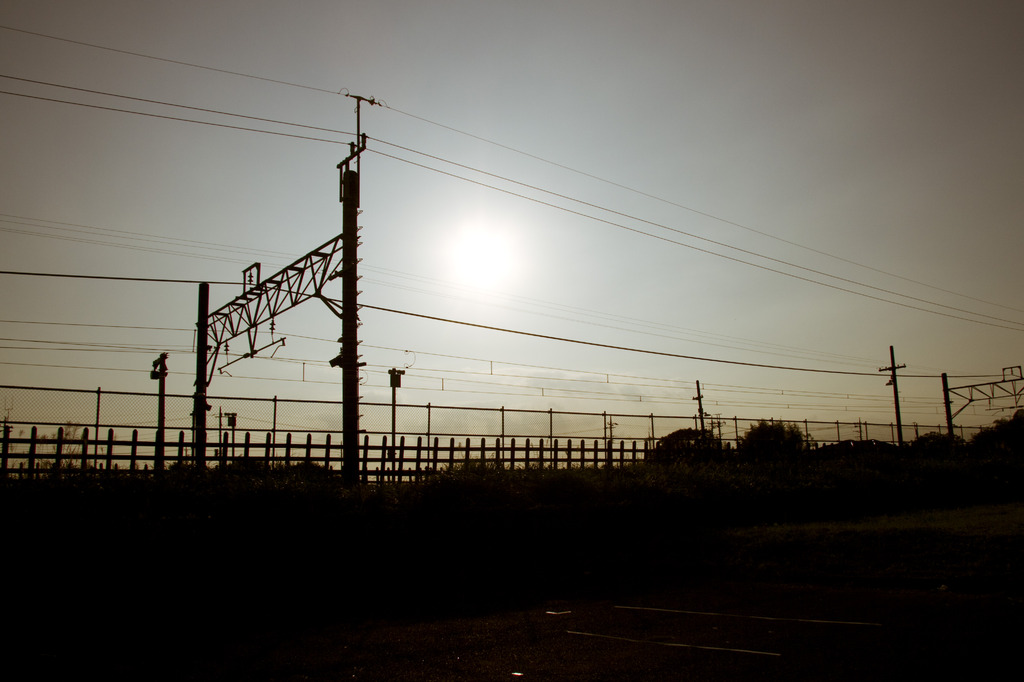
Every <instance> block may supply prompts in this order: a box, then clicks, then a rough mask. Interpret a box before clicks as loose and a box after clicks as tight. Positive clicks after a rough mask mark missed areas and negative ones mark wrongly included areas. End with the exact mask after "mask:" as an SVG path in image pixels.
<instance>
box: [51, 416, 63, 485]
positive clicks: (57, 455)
mask: <svg viewBox="0 0 1024 682" xmlns="http://www.w3.org/2000/svg"><path fill="white" fill-rule="evenodd" d="M63 459H64V427H63V426H60V427H58V428H57V440H56V442H54V444H53V467H54V469H56V470H57V471H56V473H57V476H58V477H59V476H60V467H61V465H62V460H63Z"/></svg>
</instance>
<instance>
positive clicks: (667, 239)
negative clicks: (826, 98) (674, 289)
mask: <svg viewBox="0 0 1024 682" xmlns="http://www.w3.org/2000/svg"><path fill="white" fill-rule="evenodd" d="M0 94H8V95H14V96H19V97H28V98H31V99H38V100H43V101H50V102H58V103H62V104H71V105H77V106H84V107H89V108H95V109H102V110H107V111H116V112H121V113H128V114H137V115H141V116H151V117H155V118H162V119H168V120H175V121H182V122H187V123H198V124H201V125H211V126H216V127H222V128H229V129H234V130H242V131H248V132H257V133H265V134H269V135H281V136H284V137H293V138H296V139H303V140H310V141H317V142H327V143H331V144H343V142H341V141H338V140H328V139H324V138H314V137H309V136H304V135H294V134H290V133H280V132H275V131H268V130H260V129H255V128H246V127H243V126H231V125H226V124H220V123H211V122H208V121H197V120H193V119H186V118H181V117H175V116H165V115H160V114H150V113H144V112H138V111H132V110H128V109H119V108H116V107H104V106H98V105H92V104H84V103H81V102H73V101H70V100H60V99H55V98H49V97H38V96H34V95H26V94H23V93H15V92H9V91H3V90H0ZM378 141H379V140H378ZM368 151H370V152H372V153H376V154H378V155H381V156H383V157H386V158H390V159H393V160H396V161H399V162H403V163H406V164H409V165H412V166H416V167H419V168H423V169H426V170H430V171H433V172H435V173H440V174H442V175H446V176H449V177H452V178H455V179H459V180H463V181H465V182H469V183H471V184H475V185H478V186H481V187H486V188H489V189H492V190H495V191H498V192H502V193H505V194H508V195H510V196H514V197H518V198H521V199H524V200H527V201H531V202H534V203H537V204H539V205H542V206H547V207H550V208H554V209H557V210H560V211H563V212H566V213H569V214H573V215H577V216H580V217H583V218H587V219H590V220H594V221H597V222H601V223H605V224H607V225H610V226H612V227H617V228H620V229H623V230H626V231H629V232H634V233H636V234H640V235H644V236H647V237H651V238H654V239H659V240H662V241H665V242H667V243H670V244H675V245H677V246H682V247H684V248H688V249H692V250H695V251H698V252H700V253H705V254H708V255H712V256H716V257H718V258H723V259H726V260H730V261H734V262H736V263H740V264H743V265H748V266H750V267H754V268H758V269H761V270H765V271H768V272H774V273H776V274H780V275H783V276H786V277H790V278H793V279H797V280H800V281H804V282H808V283H811V284H817V285H819V286H824V287H828V288H830V289H835V290H837V291H843V292H846V293H850V294H853V295H855V296H861V297H864V298H869V299H872V300H876V301H880V302H883V303H888V304H890V305H897V306H901V307H904V308H908V309H911V310H918V311H920V312H925V313H930V314H933V315H941V316H943V317H948V318H951V319H958V320H962V321H965V322H973V323H975V324H982V325H986V326H990V327H996V328H999V329H1008V330H1011V331H1024V329H1022V328H1021V327H1019V326H1018V327H1010V326H1006V325H1003V324H995V323H992V322H985V321H983V320H977V319H973V318H969V317H963V316H961V315H953V314H950V313H943V312H941V311H938V310H931V309H928V308H922V307H920V306H915V305H910V304H908V303H903V302H900V301H893V300H890V299H886V298H882V297H880V296H874V295H871V294H867V293H864V292H861V291H856V290H853V289H847V288H845V287H841V286H838V285H835V284H830V283H828V282H821V281H819V280H815V279H811V278H809V277H803V276H800V275H797V274H794V273H791V272H785V271H783V270H778V269H775V268H771V267H768V266H765V265H760V264H757V263H751V262H749V261H745V260H743V259H741V258H735V257H732V256H728V255H725V254H722V253H717V252H715V251H711V250H709V249H704V248H701V247H698V246H694V245H692V244H686V243H684V242H680V241H677V240H674V239H669V238H667V237H664V236H661V235H656V234H652V233H650V232H645V231H643V230H640V229H638V228H634V227H629V226H627V225H623V224H621V223H616V222H614V221H611V220H607V219H603V218H599V217H597V216H592V215H589V214H586V213H583V212H581V211H576V210H573V209H570V208H567V207H564V206H559V205H557V204H553V203H551V202H547V201H543V200H540V199H537V198H536V197H530V196H527V195H525V194H521V193H518V192H513V191H511V190H508V189H504V188H501V187H497V186H494V185H489V184H487V183H484V182H481V181H478V180H473V179H470V178H466V177H464V176H460V175H457V174H455V173H450V172H448V171H444V170H441V169H438V168H433V167H431V166H427V165H425V164H420V163H417V162H415V161H411V160H409V159H404V158H402V157H398V156H394V155H392V154H387V153H385V152H381V151H378V150H374V149H370V150H368ZM512 182H515V181H512ZM520 184H521V183H520ZM559 196H560V195H559ZM583 203H586V202H583ZM601 210H607V209H601ZM630 217H631V218H632V219H634V220H641V219H638V218H633V217H632V216H630ZM664 229H670V230H672V228H664ZM673 231H676V232H678V230H673ZM683 234H686V233H683ZM687 236H690V235H687ZM700 239H703V238H700ZM709 241H710V240H709ZM715 243H717V242H715ZM728 248H736V247H728ZM741 250H742V249H741ZM762 257H763V256H762ZM769 260H776V259H769ZM783 262H784V261H783ZM794 267H799V268H801V269H805V270H809V269H808V268H802V266H794ZM812 272H818V271H814V270H812ZM820 274H822V275H823V276H826V277H835V276H834V275H828V274H826V273H820ZM836 279H840V280H843V278H838V277H836ZM843 281H850V282H853V280H843ZM854 283H855V284H857V285H858V286H863V287H866V288H871V289H879V290H880V291H884V292H887V293H891V294H892V295H895V296H901V297H904V298H909V299H911V300H920V301H924V299H917V298H915V297H912V296H908V295H906V294H900V293H897V292H893V291H890V290H886V289H881V288H879V287H874V286H872V285H866V284H863V283H859V282H854ZM924 302H927V303H928V304H929V305H934V306H937V307H943V308H950V309H953V310H961V309H959V308H954V307H952V306H947V305H945V304H940V303H934V302H931V301H924ZM962 312H967V313H968V314H971V315H976V316H978V317H987V318H990V319H996V320H1000V321H1005V322H1009V323H1010V324H1017V325H1020V324H1022V323H1018V322H1015V321H1012V320H1003V319H1002V318H996V317H993V316H991V315H985V314H983V313H974V312H970V311H962Z"/></svg>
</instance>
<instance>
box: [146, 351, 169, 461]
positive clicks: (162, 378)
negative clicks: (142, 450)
mask: <svg viewBox="0 0 1024 682" xmlns="http://www.w3.org/2000/svg"><path fill="white" fill-rule="evenodd" d="M149 378H150V379H156V380H157V382H158V383H157V394H158V395H157V404H156V445H155V446H154V447H153V468H154V469H155V470H156V471H163V470H164V440H166V439H165V438H164V420H165V415H166V412H165V410H164V407H165V403H166V397H167V353H161V354H160V357H158V358H157V359H156V360H154V361H153V371H152V372H150V373H149Z"/></svg>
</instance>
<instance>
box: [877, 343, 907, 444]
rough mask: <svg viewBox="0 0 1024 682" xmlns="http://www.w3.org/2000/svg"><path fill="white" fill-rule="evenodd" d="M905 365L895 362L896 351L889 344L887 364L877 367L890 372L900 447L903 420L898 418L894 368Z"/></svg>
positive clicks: (880, 370) (898, 394) (898, 409)
mask: <svg viewBox="0 0 1024 682" xmlns="http://www.w3.org/2000/svg"><path fill="white" fill-rule="evenodd" d="M904 367H906V365H897V364H896V353H895V351H893V349H892V346H889V366H888V367H879V368H878V371H879V372H891V373H892V378H891V379H890V380H889V383H890V384H892V395H893V400H895V402H896V441H897V442H898V443H899V446H900V447H903V420H902V419H900V391H899V388H898V387H897V385H896V370H898V369H903V368H904Z"/></svg>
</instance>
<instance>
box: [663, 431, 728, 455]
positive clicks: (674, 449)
mask: <svg viewBox="0 0 1024 682" xmlns="http://www.w3.org/2000/svg"><path fill="white" fill-rule="evenodd" d="M721 454H722V441H721V440H720V439H719V438H718V436H716V435H714V434H713V433H711V432H709V431H701V430H699V429H679V430H678V431H673V432H672V433H670V434H668V435H667V436H665V437H664V438H661V439H660V440H659V441H658V443H657V445H655V447H654V451H653V452H652V453H650V454H649V455H648V457H647V459H648V461H653V462H658V463H676V462H707V461H711V460H713V459H716V458H717V457H719V456H721Z"/></svg>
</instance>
